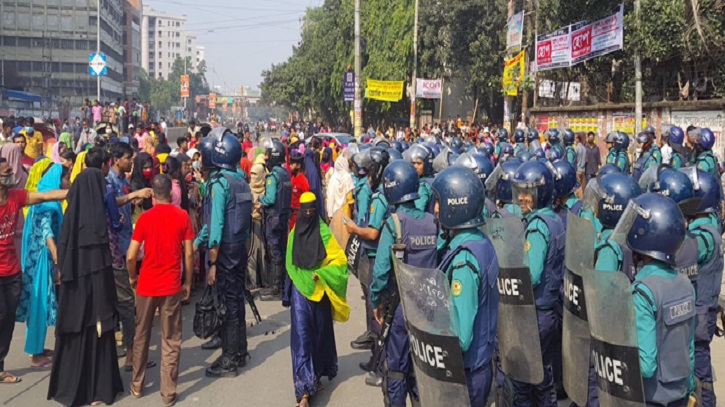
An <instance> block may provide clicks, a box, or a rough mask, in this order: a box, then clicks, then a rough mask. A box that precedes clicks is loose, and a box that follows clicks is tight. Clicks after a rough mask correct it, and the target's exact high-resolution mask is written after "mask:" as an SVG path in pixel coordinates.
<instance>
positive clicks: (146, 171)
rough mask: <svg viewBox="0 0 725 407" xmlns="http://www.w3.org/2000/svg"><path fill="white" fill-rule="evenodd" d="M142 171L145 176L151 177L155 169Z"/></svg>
mask: <svg viewBox="0 0 725 407" xmlns="http://www.w3.org/2000/svg"><path fill="white" fill-rule="evenodd" d="M142 172H143V176H144V178H146V179H151V176H152V175H153V171H152V170H143V171H142Z"/></svg>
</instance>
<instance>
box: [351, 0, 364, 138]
mask: <svg viewBox="0 0 725 407" xmlns="http://www.w3.org/2000/svg"><path fill="white" fill-rule="evenodd" d="M360 71H361V68H360V0H355V102H354V109H355V116H354V117H353V126H354V127H355V132H354V136H355V138H356V139H357V140H358V141H361V140H360V137H361V136H362V134H363V127H362V126H363V124H362V123H363V121H362V90H361V89H360Z"/></svg>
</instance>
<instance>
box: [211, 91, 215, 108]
mask: <svg viewBox="0 0 725 407" xmlns="http://www.w3.org/2000/svg"><path fill="white" fill-rule="evenodd" d="M209 109H216V93H210V94H209Z"/></svg>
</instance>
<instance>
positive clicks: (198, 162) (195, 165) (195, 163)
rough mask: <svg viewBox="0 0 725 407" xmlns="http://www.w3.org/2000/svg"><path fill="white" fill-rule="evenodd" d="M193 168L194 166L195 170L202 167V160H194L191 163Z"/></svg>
mask: <svg viewBox="0 0 725 407" xmlns="http://www.w3.org/2000/svg"><path fill="white" fill-rule="evenodd" d="M191 168H193V169H195V170H198V169H201V162H200V161H194V162H193V163H191Z"/></svg>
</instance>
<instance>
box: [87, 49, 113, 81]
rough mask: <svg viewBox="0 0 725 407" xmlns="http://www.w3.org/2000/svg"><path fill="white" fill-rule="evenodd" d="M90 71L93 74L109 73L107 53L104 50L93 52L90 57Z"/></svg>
mask: <svg viewBox="0 0 725 407" xmlns="http://www.w3.org/2000/svg"><path fill="white" fill-rule="evenodd" d="M88 72H89V73H90V74H91V76H106V75H108V69H107V68H106V54H104V53H103V52H101V53H98V54H91V55H90V56H89V57H88Z"/></svg>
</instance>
